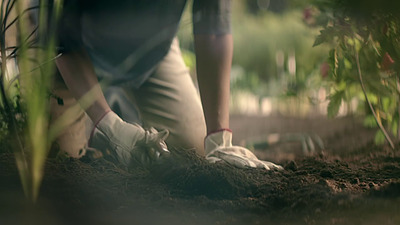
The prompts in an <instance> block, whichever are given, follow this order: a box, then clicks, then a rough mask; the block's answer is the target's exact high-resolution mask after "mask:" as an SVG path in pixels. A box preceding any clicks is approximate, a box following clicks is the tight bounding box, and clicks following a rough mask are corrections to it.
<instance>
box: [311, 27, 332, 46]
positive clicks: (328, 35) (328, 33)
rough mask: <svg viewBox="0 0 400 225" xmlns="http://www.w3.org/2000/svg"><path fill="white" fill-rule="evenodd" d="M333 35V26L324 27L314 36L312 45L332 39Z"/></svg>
mask: <svg viewBox="0 0 400 225" xmlns="http://www.w3.org/2000/svg"><path fill="white" fill-rule="evenodd" d="M334 36H335V29H334V28H333V27H326V28H325V29H324V30H321V31H320V34H319V35H318V36H317V37H316V38H315V41H314V44H313V47H315V46H318V45H320V44H322V43H326V42H330V41H332V40H333V37H334Z"/></svg>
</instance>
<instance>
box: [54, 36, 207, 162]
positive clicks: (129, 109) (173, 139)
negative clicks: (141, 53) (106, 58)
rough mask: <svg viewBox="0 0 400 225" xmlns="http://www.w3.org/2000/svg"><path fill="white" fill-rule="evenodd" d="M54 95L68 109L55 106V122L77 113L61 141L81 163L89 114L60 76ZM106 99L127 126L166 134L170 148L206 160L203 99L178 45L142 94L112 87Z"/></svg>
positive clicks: (141, 91) (145, 85) (89, 124)
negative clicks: (190, 151)
mask: <svg viewBox="0 0 400 225" xmlns="http://www.w3.org/2000/svg"><path fill="white" fill-rule="evenodd" d="M55 80H56V81H55V84H54V90H53V92H54V94H55V95H56V96H58V97H60V98H62V99H63V101H64V104H63V105H60V104H57V100H56V99H54V98H52V99H51V100H50V108H51V110H50V111H51V116H52V121H53V122H54V121H56V120H57V118H59V117H60V116H61V115H62V114H63V113H64V112H65V111H66V110H67V109H70V108H71V107H73V108H74V109H75V110H74V111H76V112H75V113H74V114H73V115H74V116H72V117H70V118H69V119H68V120H70V121H68V123H69V124H70V125H69V126H67V128H66V129H65V130H64V131H63V133H62V134H61V135H60V136H59V137H58V138H57V140H56V144H57V146H58V147H59V149H60V150H61V151H64V152H67V153H68V154H69V155H70V156H71V157H76V158H79V157H81V156H83V155H84V154H85V151H86V149H87V143H88V139H89V136H88V134H89V133H90V130H91V129H92V125H91V124H92V123H91V121H90V119H89V117H88V116H87V115H86V113H85V112H84V111H83V110H82V109H81V108H80V107H77V103H76V100H75V99H74V98H73V97H72V95H71V93H69V91H68V89H67V87H66V86H65V84H64V82H63V81H62V79H61V78H60V76H58V77H56V79H55ZM103 91H104V94H105V97H106V99H107V102H108V103H109V105H110V107H111V108H112V110H113V111H114V112H116V113H117V114H119V116H120V117H121V118H122V119H124V120H125V121H127V122H131V123H132V122H136V123H139V124H141V125H142V126H143V127H145V128H149V127H154V128H156V129H158V130H160V129H167V130H169V131H170V135H169V137H168V139H167V140H166V143H167V145H168V146H169V147H170V148H172V147H177V148H187V149H195V150H196V152H197V153H198V154H200V155H204V147H203V141H204V137H205V135H206V126H205V121H204V116H203V110H202V107H201V101H200V97H199V94H198V92H197V90H196V88H195V85H194V83H193V81H192V78H191V77H190V74H189V70H188V68H187V67H186V65H185V63H184V62H183V59H182V55H181V51H180V49H179V44H178V41H177V39H175V40H174V41H173V43H172V45H171V48H170V50H169V52H168V54H167V55H166V56H165V58H164V59H163V60H162V62H161V63H160V64H159V65H158V67H157V68H156V70H155V72H154V73H153V74H152V76H151V77H150V78H149V79H148V80H147V81H146V82H145V83H144V84H143V85H142V86H141V87H140V88H138V89H133V88H130V87H122V86H110V87H107V88H105V89H104V90H103Z"/></svg>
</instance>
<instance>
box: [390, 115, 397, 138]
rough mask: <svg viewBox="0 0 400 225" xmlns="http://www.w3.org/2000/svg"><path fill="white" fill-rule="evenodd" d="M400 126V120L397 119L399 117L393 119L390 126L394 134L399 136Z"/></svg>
mask: <svg viewBox="0 0 400 225" xmlns="http://www.w3.org/2000/svg"><path fill="white" fill-rule="evenodd" d="M398 127H399V122H398V121H397V119H395V120H393V121H392V124H391V127H390V128H391V130H392V133H393V135H395V136H397V132H398Z"/></svg>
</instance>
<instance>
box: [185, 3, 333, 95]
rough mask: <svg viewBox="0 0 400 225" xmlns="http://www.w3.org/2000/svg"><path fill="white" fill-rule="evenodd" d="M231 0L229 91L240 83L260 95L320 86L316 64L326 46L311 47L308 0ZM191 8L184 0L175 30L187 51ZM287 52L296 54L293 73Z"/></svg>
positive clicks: (313, 30)
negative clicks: (307, 17) (178, 26)
mask: <svg viewBox="0 0 400 225" xmlns="http://www.w3.org/2000/svg"><path fill="white" fill-rule="evenodd" d="M232 3H233V10H232V29H233V37H234V58H233V67H234V70H235V71H233V72H232V73H233V74H232V84H231V85H232V91H235V90H238V89H240V90H243V89H245V90H248V91H250V92H252V93H254V94H256V95H259V96H277V95H279V96H287V95H289V96H294V95H299V94H301V93H303V92H305V91H309V90H310V89H316V88H319V87H320V86H321V84H320V83H321V82H323V79H322V78H321V76H320V65H321V64H322V63H323V62H324V60H325V58H326V55H327V53H328V48H327V47H325V48H324V47H322V48H312V44H313V42H314V39H315V37H316V36H317V35H318V29H317V28H316V27H313V26H309V25H307V23H305V21H304V20H305V18H304V12H303V11H304V7H307V6H308V4H306V3H305V2H304V1H296V0H295V1H277V0H275V1H273V0H271V1H269V0H258V1H256V0H246V1H232ZM263 6H265V7H263ZM190 9H191V6H190V5H189V6H188V7H187V10H186V11H185V13H184V16H183V19H182V22H181V27H180V30H179V33H178V37H179V39H180V46H181V48H182V49H184V55H186V56H188V54H187V53H188V51H189V52H193V51H194V48H193V37H192V24H191V14H190ZM277 57H280V58H282V59H281V61H282V62H281V63H277ZM290 57H292V58H293V60H295V61H294V64H295V72H294V73H290V72H289V69H288V67H289V65H288V64H289V58H290ZM185 59H186V60H188V61H187V64H189V65H190V66H193V67H194V66H195V64H194V62H193V61H191V60H193V59H194V58H190V57H189V58H188V57H185ZM190 59H191V60H190ZM186 60H185V61H186ZM278 64H279V65H278ZM191 71H194V70H193V68H191Z"/></svg>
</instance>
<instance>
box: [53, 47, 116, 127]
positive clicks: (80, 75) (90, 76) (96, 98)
mask: <svg viewBox="0 0 400 225" xmlns="http://www.w3.org/2000/svg"><path fill="white" fill-rule="evenodd" d="M56 64H57V68H58V70H59V71H60V73H61V76H62V77H63V79H64V82H65V84H66V85H67V87H68V89H69V91H70V92H71V93H72V95H73V96H74V97H75V99H77V100H78V101H80V104H82V105H84V106H87V108H86V109H85V111H86V113H87V114H88V115H89V117H90V118H91V119H92V121H93V123H97V122H98V121H99V120H100V119H101V117H102V116H104V115H105V114H106V113H107V112H109V111H111V109H110V107H109V106H108V104H107V102H106V99H105V98H104V95H103V91H102V90H101V88H100V85H99V82H98V79H97V76H96V74H95V72H94V68H93V65H92V63H91V61H90V58H89V56H88V54H87V52H86V51H85V50H84V49H80V50H74V51H71V52H68V53H64V54H63V55H62V56H61V57H60V58H58V59H57V60H56ZM89 91H90V96H89V97H88V98H86V99H87V100H86V101H85V102H82V101H84V100H83V98H82V97H84V96H85V95H87V94H88V93H89Z"/></svg>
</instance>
